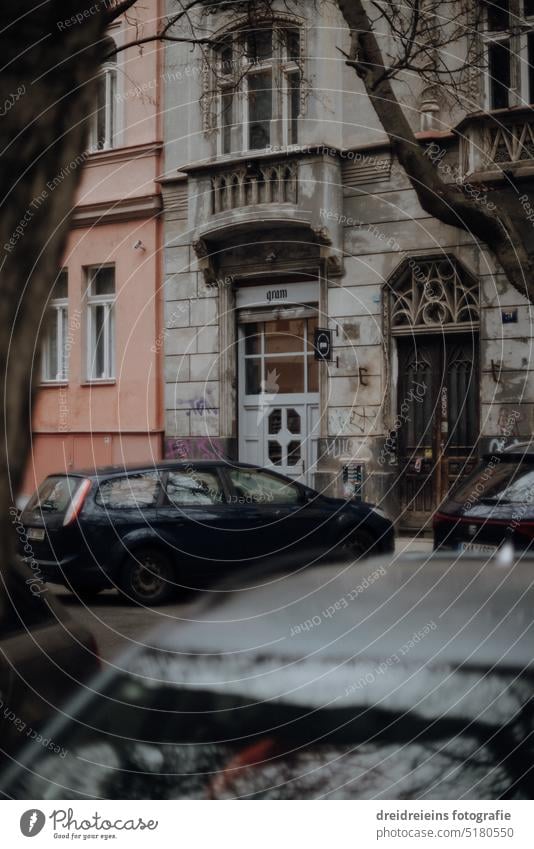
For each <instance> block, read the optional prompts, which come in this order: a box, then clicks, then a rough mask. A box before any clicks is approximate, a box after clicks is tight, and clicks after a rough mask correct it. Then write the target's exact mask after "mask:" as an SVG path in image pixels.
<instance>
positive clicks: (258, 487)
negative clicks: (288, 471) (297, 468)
mask: <svg viewBox="0 0 534 849" xmlns="http://www.w3.org/2000/svg"><path fill="white" fill-rule="evenodd" d="M230 480H231V482H232V485H233V486H234V487H235V489H236V491H237V494H238V495H239V496H240V497H244V498H246V499H247V501H248V500H250V501H253V502H254V503H255V504H272V503H276V504H296V503H298V502H299V501H300V490H299V489H298V487H297V486H295V485H294V484H292V483H289V482H288V481H285V480H283V479H282V478H277V477H275V476H274V475H270V474H269V473H268V472H256V471H253V472H249V471H245V470H244V469H233V470H232V471H230Z"/></svg>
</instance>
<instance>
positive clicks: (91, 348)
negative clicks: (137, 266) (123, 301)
mask: <svg viewBox="0 0 534 849" xmlns="http://www.w3.org/2000/svg"><path fill="white" fill-rule="evenodd" d="M86 279H87V297H86V301H87V380H89V381H94V380H113V379H114V377H115V266H114V265H96V266H90V267H89V268H87V269H86Z"/></svg>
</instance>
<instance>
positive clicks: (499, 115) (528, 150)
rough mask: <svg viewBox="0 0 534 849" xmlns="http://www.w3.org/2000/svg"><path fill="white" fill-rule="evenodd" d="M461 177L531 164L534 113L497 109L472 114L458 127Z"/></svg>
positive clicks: (526, 110)
mask: <svg viewBox="0 0 534 849" xmlns="http://www.w3.org/2000/svg"><path fill="white" fill-rule="evenodd" d="M457 130H458V132H459V134H460V139H461V142H460V144H461V147H462V155H461V157H460V161H461V162H462V164H463V172H464V176H467V175H469V174H473V173H476V172H481V171H482V172H489V171H499V170H501V171H502V170H505V169H507V168H513V169H517V168H518V167H521V166H522V165H527V164H530V165H533V164H534V111H533V110H532V109H512V110H509V109H507V110H498V111H497V112H494V113H492V114H480V115H473V116H470V117H468V118H466V119H465V120H464V121H462V123H461V124H460V126H459V127H458V128H457Z"/></svg>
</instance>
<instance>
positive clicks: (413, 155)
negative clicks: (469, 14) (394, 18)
mask: <svg viewBox="0 0 534 849" xmlns="http://www.w3.org/2000/svg"><path fill="white" fill-rule="evenodd" d="M338 5H339V8H340V11H341V13H342V15H343V17H344V19H345V21H346V23H347V24H348V27H349V29H350V32H351V51H350V56H349V59H348V62H347V64H348V65H350V66H351V67H353V68H354V69H355V70H356V73H357V74H358V76H359V77H360V78H361V79H362V81H363V83H364V85H365V89H366V92H367V94H368V96H369V98H370V100H371V103H372V104H373V108H374V110H375V112H376V114H377V116H378V118H379V120H380V123H381V124H382V127H383V128H384V130H385V132H386V133H387V135H388V138H389V140H390V143H391V146H392V148H393V151H394V153H395V154H396V156H397V158H398V160H399V162H400V164H401V165H402V166H403V168H404V170H405V171H406V174H407V176H408V179H409V180H410V183H411V185H412V186H413V188H414V190H415V193H416V194H417V197H418V199H419V203H420V204H421V206H422V207H423V209H424V210H425V212H428V213H429V215H433V216H434V217H435V218H438V219H439V220H440V221H443V222H444V223H445V224H450V225H452V226H453V227H460V228H461V229H462V230H465V231H467V232H468V233H470V234H471V235H472V236H473V237H474V239H476V240H480V241H482V242H484V243H485V244H486V245H487V246H488V247H489V248H490V250H491V251H492V252H493V254H494V256H495V258H496V259H497V261H498V262H499V263H500V265H501V267H502V270H503V271H504V273H505V275H506V277H507V278H508V281H509V282H510V283H511V284H512V286H514V287H515V288H516V289H517V290H518V292H521V294H522V295H524V296H525V297H527V298H528V299H529V300H530V301H532V302H533V303H534V276H533V273H532V272H533V264H532V261H531V260H530V257H529V255H528V252H527V250H526V248H525V245H524V243H523V240H522V238H521V236H520V234H519V233H518V232H517V230H516V228H515V226H514V224H513V222H512V220H511V219H510V217H509V216H508V215H507V214H506V213H504V212H503V211H501V212H499V214H495V213H493V212H492V211H491V210H489V209H488V208H487V207H485V206H483V205H482V204H481V203H478V202H477V201H476V200H471V199H469V198H467V197H466V196H465V195H464V193H463V192H462V189H461V188H460V187H459V186H456V185H450V184H448V183H445V182H444V180H442V179H441V177H440V175H439V173H438V171H437V170H436V168H435V166H434V165H433V164H432V162H431V160H430V159H429V158H428V157H427V156H426V155H425V153H424V151H423V149H422V147H421V145H420V143H419V142H418V140H417V138H416V136H415V134H414V132H413V130H412V128H411V126H410V124H409V122H408V120H407V118H406V116H405V114H404V111H403V109H402V107H401V105H400V103H399V101H398V100H397V97H396V95H395V93H394V91H393V86H392V84H391V81H390V80H389V79H388V78H387V77H386V78H383V74H384V71H385V70H386V69H385V67H384V60H383V57H382V53H381V51H380V47H379V45H378V42H377V40H376V37H375V35H374V32H373V31H372V27H371V23H370V21H369V18H368V16H367V13H366V11H365V8H364V5H363V2H362V0H338Z"/></svg>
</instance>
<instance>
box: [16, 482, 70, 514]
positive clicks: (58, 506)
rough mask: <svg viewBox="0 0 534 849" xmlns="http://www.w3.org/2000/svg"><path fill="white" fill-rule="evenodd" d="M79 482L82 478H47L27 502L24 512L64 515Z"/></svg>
mask: <svg viewBox="0 0 534 849" xmlns="http://www.w3.org/2000/svg"><path fill="white" fill-rule="evenodd" d="M81 482H82V478H69V477H66V476H59V475H58V476H53V477H49V478H47V479H46V480H45V481H43V483H42V484H41V486H40V487H39V489H38V490H37V492H36V493H34V494H33V495H32V497H31V498H30V500H29V501H28V504H27V505H26V508H25V512H28V513H31V512H35V513H40V512H41V511H42V512H43V513H64V512H65V511H66V509H67V507H68V506H69V504H70V500H71V498H72V496H73V495H74V493H75V492H76V490H77V489H78V487H79V486H80V484H81Z"/></svg>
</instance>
